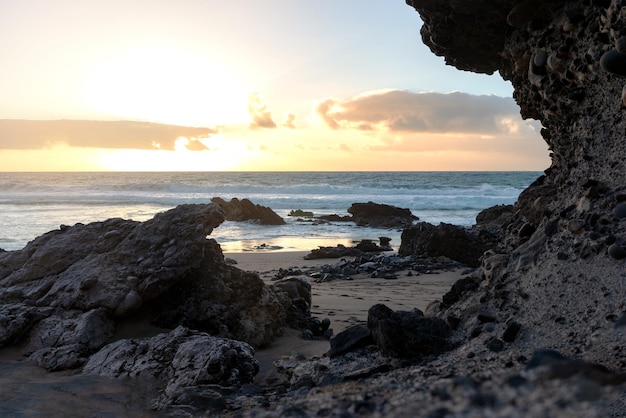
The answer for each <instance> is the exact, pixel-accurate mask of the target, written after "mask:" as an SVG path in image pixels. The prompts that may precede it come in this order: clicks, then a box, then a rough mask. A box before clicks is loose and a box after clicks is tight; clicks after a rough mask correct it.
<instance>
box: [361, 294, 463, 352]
mask: <svg viewBox="0 0 626 418" xmlns="http://www.w3.org/2000/svg"><path fill="white" fill-rule="evenodd" d="M367 327H368V328H369V330H370V331H371V333H372V338H373V339H374V342H375V343H376V345H377V347H378V348H379V350H380V351H381V353H383V354H384V355H386V356H390V357H400V358H411V357H415V358H421V357H424V356H427V355H436V354H440V353H442V352H443V351H445V350H447V349H448V337H449V335H450V332H451V330H450V327H449V326H448V324H447V323H446V322H445V321H443V320H442V319H440V318H436V317H425V316H424V315H423V314H422V312H421V311H419V310H417V309H414V310H413V311H410V312H406V311H396V312H394V311H392V310H391V309H389V308H388V307H387V306H385V305H382V304H378V305H374V306H372V307H371V308H370V309H369V311H368V316H367Z"/></svg>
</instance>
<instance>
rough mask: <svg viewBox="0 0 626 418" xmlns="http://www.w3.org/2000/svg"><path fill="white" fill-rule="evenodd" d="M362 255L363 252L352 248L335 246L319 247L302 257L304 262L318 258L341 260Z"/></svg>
mask: <svg viewBox="0 0 626 418" xmlns="http://www.w3.org/2000/svg"><path fill="white" fill-rule="evenodd" d="M361 254H363V251H361V250H359V249H358V248H354V247H346V246H344V245H341V244H339V245H337V246H336V247H319V248H317V249H315V250H311V252H310V253H309V254H307V255H305V256H304V259H305V260H315V259H318V258H341V257H352V256H359V255H361Z"/></svg>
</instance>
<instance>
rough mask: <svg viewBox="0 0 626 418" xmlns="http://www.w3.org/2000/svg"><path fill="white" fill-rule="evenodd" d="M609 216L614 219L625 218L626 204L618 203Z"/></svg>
mask: <svg viewBox="0 0 626 418" xmlns="http://www.w3.org/2000/svg"><path fill="white" fill-rule="evenodd" d="M611 214H612V215H613V217H614V218H616V219H624V218H626V203H624V202H622V203H618V204H617V205H616V206H615V207H614V208H613V210H612V211H611Z"/></svg>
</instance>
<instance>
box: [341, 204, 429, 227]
mask: <svg viewBox="0 0 626 418" xmlns="http://www.w3.org/2000/svg"><path fill="white" fill-rule="evenodd" d="M348 213H350V214H351V215H352V220H353V221H354V222H355V223H356V224H357V225H359V226H370V227H372V228H405V227H408V226H410V225H412V224H413V221H415V220H417V219H418V217H417V216H415V215H413V214H412V213H411V211H410V210H409V209H402V208H398V207H395V206H390V205H384V204H380V203H373V202H367V203H353V204H352V206H350V208H349V209H348Z"/></svg>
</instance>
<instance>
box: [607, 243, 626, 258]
mask: <svg viewBox="0 0 626 418" xmlns="http://www.w3.org/2000/svg"><path fill="white" fill-rule="evenodd" d="M607 252H608V254H609V255H610V256H611V257H613V258H614V259H616V260H621V259H623V258H626V250H625V249H624V247H622V246H621V245H619V244H617V243H616V244H611V245H610V246H609V248H608V249H607Z"/></svg>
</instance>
